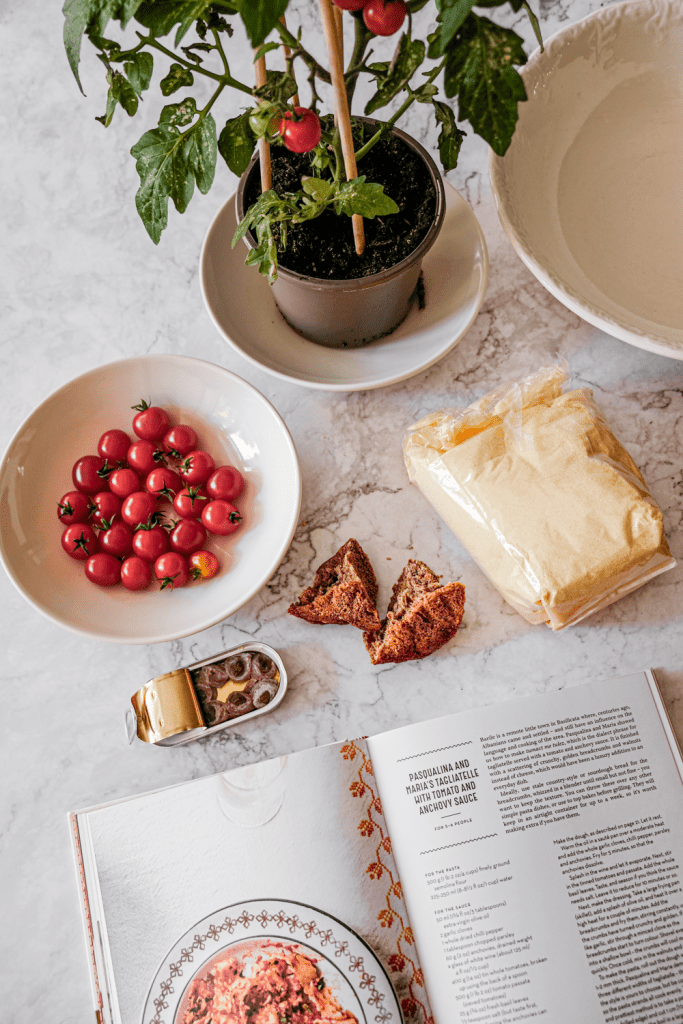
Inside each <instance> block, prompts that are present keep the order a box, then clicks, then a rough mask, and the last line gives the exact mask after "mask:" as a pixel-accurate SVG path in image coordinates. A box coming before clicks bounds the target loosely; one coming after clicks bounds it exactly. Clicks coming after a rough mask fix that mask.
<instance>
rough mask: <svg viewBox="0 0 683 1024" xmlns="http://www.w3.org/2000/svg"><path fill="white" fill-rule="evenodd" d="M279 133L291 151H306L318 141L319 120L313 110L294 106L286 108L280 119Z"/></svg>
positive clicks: (312, 147)
mask: <svg viewBox="0 0 683 1024" xmlns="http://www.w3.org/2000/svg"><path fill="white" fill-rule="evenodd" d="M280 135H281V136H282V138H283V139H284V142H285V146H286V147H287V149H289V150H291V152H292V153H308V152H309V151H310V150H311V149H315V147H316V146H317V145H318V143H319V142H320V135H321V129H320V120H319V118H318V115H317V114H316V112H315V110H311V109H310V108H309V107H295V108H294V113H292V111H291V110H288V111H287V113H286V114H285V116H284V117H283V118H282V120H281V121H280Z"/></svg>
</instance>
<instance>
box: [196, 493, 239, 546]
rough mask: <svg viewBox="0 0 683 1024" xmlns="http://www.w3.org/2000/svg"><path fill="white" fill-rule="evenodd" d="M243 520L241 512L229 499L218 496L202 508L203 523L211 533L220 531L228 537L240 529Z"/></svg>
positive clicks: (219, 532)
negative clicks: (225, 499) (224, 499)
mask: <svg viewBox="0 0 683 1024" xmlns="http://www.w3.org/2000/svg"><path fill="white" fill-rule="evenodd" d="M241 522H242V516H241V514H240V512H238V511H237V509H236V508H235V506H234V505H231V504H230V502H229V501H222V500H221V499H220V498H217V499H216V500H215V501H210V502H209V503H208V505H205V506H204V508H203V509H202V523H203V525H204V526H205V527H206V529H207V530H208V531H209V533H218V534H220V536H221V537H226V536H227V535H228V534H229V533H234V532H235V530H237V529H239V525H240V523H241Z"/></svg>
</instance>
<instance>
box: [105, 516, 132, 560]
mask: <svg viewBox="0 0 683 1024" xmlns="http://www.w3.org/2000/svg"><path fill="white" fill-rule="evenodd" d="M98 539H99V542H100V549H101V550H102V551H106V552H107V554H108V555H114V556H115V557H116V558H122V557H123V555H128V554H130V552H131V551H132V550H133V531H132V530H131V528H130V526H126V524H125V523H120V522H117V523H112V524H111V526H110V527H109V529H108V530H103V532H102V533H101V534H100V536H99V538H98Z"/></svg>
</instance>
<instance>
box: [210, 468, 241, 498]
mask: <svg viewBox="0 0 683 1024" xmlns="http://www.w3.org/2000/svg"><path fill="white" fill-rule="evenodd" d="M243 489H244V477H243V476H242V474H241V473H240V471H239V470H238V469H235V467H234V466H219V467H218V469H217V470H216V472H215V473H212V474H211V476H210V477H209V479H208V480H207V481H206V492H207V494H208V495H209V497H211V498H222V499H223V501H234V500H235V498H239V496H240V494H241V493H242V490H243Z"/></svg>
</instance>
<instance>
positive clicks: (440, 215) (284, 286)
mask: <svg viewBox="0 0 683 1024" xmlns="http://www.w3.org/2000/svg"><path fill="white" fill-rule="evenodd" d="M357 120H362V121H366V122H367V123H368V124H371V125H372V124H377V123H378V122H376V121H374V119H372V118H357ZM392 133H393V134H394V135H397V136H398V137H399V138H400V139H402V140H403V142H404V143H405V144H406V145H407V146H408V147H409V148H410V149H412V150H413V151H414V152H415V153H416V154H417V155H418V156H419V157H420V158H421V159H422V161H423V162H424V163H425V165H426V166H427V169H428V171H429V175H430V177H431V179H432V182H433V185H434V189H435V192H436V208H435V211H434V219H433V221H432V223H431V226H430V227H429V229H428V231H427V234H426V235H425V236H424V238H423V239H422V241H421V242H420V243H419V244H418V245H417V246H416V248H415V249H413V251H412V252H411V253H410V255H409V256H407V257H406V258H405V259H403V260H401V261H400V263H396V264H395V265H394V266H392V267H388V268H387V269H385V270H381V271H380V272H379V273H376V274H371V275H369V276H367V277H358V278H347V279H344V280H335V279H334V278H332V279H330V278H321V277H309V276H306V275H304V274H298V273H295V272H294V271H292V270H287V269H286V268H285V267H282V266H280V267H278V274H277V280H276V281H275V283H274V284H273V285H272V288H273V297H274V299H275V302H276V304H277V307H278V309H279V310H280V312H281V313H282V315H283V317H284V318H285V320H286V321H287V323H288V324H289V325H290V326H291V327H293V328H294V330H295V331H297V332H298V333H299V334H301V335H303V337H304V338H308V339H309V340H310V341H315V342H317V344H319V345H325V346H327V347H328V348H359V347H360V346H362V345H366V344H367V343H368V342H370V341H373V340H374V339H375V338H381V337H383V336H385V335H387V334H391V332H392V331H393V330H395V329H396V328H397V327H398V325H399V324H400V323H401V322H402V321H403V320H405V318H406V316H407V315H408V312H409V310H410V307H411V304H412V301H413V297H414V294H415V290H416V288H417V282H418V278H419V276H420V268H421V264H422V260H423V257H424V256H425V255H426V253H427V252H428V251H429V250H430V248H431V247H432V245H433V244H434V242H435V241H436V239H437V236H438V234H439V231H440V230H441V225H442V224H443V219H444V211H445V194H444V187H443V180H442V178H441V174H440V173H439V169H438V168H437V166H436V164H435V163H434V161H433V160H432V158H431V156H430V155H429V153H428V152H427V151H426V150H425V149H424V148H423V147H422V146H421V145H420V143H419V142H416V141H415V139H413V138H411V137H410V136H409V135H406V133H405V132H402V131H400V129H398V128H393V129H392ZM258 173H259V164H258V153H257V154H255V156H254V157H253V159H252V161H251V163H250V164H249V167H248V168H247V170H246V171H245V172H244V174H243V175H242V177H241V179H240V183H239V187H238V189H237V194H236V196H235V205H236V209H237V220H238V223H239V222H240V221H241V220H242V219H243V217H244V214H245V208H244V195H245V191H246V189H247V183H248V181H249V179H250V177H251V175H252V174H258ZM345 219H346V218H345ZM350 230H351V221H350V219H349V231H350ZM244 240H245V242H246V244H247V246H248V247H249V248H250V249H253V248H254V247H255V244H256V243H255V239H254V238H253V236H252V235H251V232H247V234H246V236H245V239H244ZM254 273H257V270H256V268H254Z"/></svg>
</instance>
